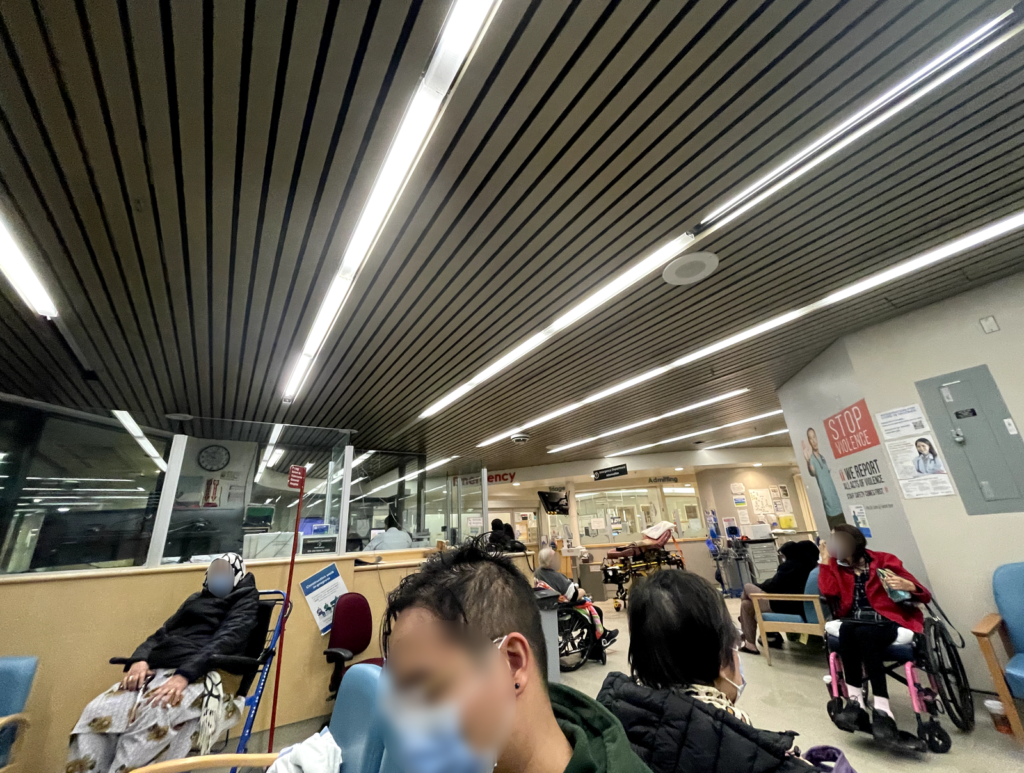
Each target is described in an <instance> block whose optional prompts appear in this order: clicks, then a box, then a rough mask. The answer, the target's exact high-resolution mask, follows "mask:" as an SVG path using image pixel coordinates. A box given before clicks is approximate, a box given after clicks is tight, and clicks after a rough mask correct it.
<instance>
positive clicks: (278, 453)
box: [267, 448, 284, 467]
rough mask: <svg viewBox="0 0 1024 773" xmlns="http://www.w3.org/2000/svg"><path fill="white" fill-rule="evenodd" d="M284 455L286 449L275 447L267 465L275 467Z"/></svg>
mask: <svg viewBox="0 0 1024 773" xmlns="http://www.w3.org/2000/svg"><path fill="white" fill-rule="evenodd" d="M282 456H284V449H283V448H275V449H274V453H272V454H271V455H270V460H269V461H268V462H267V467H273V466H274V465H275V464H277V463H278V462H279V461H281V457H282Z"/></svg>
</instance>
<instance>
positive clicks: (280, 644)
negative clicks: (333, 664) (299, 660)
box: [267, 475, 306, 752]
mask: <svg viewBox="0 0 1024 773" xmlns="http://www.w3.org/2000/svg"><path fill="white" fill-rule="evenodd" d="M305 493H306V476H305V475H303V476H302V482H301V483H300V484H299V503H298V505H296V507H295V536H294V537H292V560H291V561H289V562H288V587H287V589H286V590H285V592H284V607H283V608H282V609H281V614H282V615H283V614H285V613H286V612H287V611H288V604H289V603H290V602H291V600H292V575H293V574H294V573H295V551H296V550H297V549H298V547H299V518H300V517H301V515H302V498H303V495H304V494H305ZM287 624H288V618H287V617H286V618H285V619H284V620H282V621H281V636H280V638H278V640H277V672H276V673H275V674H274V702H273V704H271V708H270V737H269V738H268V739H267V752H272V751H274V727H275V726H276V724H277V693H278V689H279V688H280V686H281V661H282V660H283V659H284V629H285V626H286V625H287Z"/></svg>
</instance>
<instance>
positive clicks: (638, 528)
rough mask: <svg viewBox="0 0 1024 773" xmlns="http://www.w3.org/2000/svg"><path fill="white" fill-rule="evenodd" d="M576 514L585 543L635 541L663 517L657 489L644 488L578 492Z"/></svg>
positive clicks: (582, 540) (581, 538) (581, 539)
mask: <svg viewBox="0 0 1024 773" xmlns="http://www.w3.org/2000/svg"><path fill="white" fill-rule="evenodd" d="M576 514H577V520H578V522H579V528H580V541H581V542H582V544H584V545H596V544H599V543H603V542H634V541H636V540H639V539H641V538H642V537H643V535H642V534H641V532H642V531H643V530H644V529H647V528H649V527H651V526H653V525H654V524H655V523H657V522H658V521H661V520H662V516H661V513H660V509H659V507H658V503H657V491H656V490H654V489H650V490H648V489H645V488H638V489H619V490H613V491H583V492H579V493H577V494H576Z"/></svg>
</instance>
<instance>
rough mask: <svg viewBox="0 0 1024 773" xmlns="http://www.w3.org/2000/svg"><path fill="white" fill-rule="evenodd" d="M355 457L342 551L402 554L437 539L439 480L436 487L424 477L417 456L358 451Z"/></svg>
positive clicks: (420, 458)
mask: <svg viewBox="0 0 1024 773" xmlns="http://www.w3.org/2000/svg"><path fill="white" fill-rule="evenodd" d="M355 454H356V461H357V462H358V464H357V465H355V469H354V470H353V471H352V477H353V480H352V486H351V491H350V493H349V505H348V507H349V515H348V534H347V539H346V550H348V551H353V552H356V551H363V550H374V551H376V550H402V549H408V548H413V547H426V546H428V545H432V544H433V540H434V539H435V538H436V537H434V534H435V533H436V534H438V535H440V534H441V532H440V529H439V526H440V525H441V524H439V523H438V520H437V517H436V510H437V505H438V498H437V496H436V495H437V494H438V493H441V496H442V497H443V496H445V494H444V493H443V492H444V491H445V489H446V486H445V485H444V482H443V481H444V479H443V478H442V479H441V481H440V482H438V481H437V480H435V479H433V478H427V473H426V470H425V469H424V468H425V461H424V457H423V456H422V455H420V454H405V453H396V452H391V451H386V452H385V451H375V452H373V453H370V452H369V451H365V450H361V449H357V450H356V452H355ZM428 481H429V482H428ZM429 489H433V490H432V491H430V495H432V499H431V501H432V502H433V504H434V509H435V516H434V517H433V518H432V519H431V522H432V524H433V527H432V526H431V525H429V524H428V523H427V504H426V503H427V496H428V490H429ZM441 501H442V502H443V500H441ZM434 528H438V531H437V532H434V531H433V529H434Z"/></svg>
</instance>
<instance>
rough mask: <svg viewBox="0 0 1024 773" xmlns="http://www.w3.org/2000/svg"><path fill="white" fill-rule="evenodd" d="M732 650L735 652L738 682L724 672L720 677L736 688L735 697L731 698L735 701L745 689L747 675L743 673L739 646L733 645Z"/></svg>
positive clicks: (741, 695)
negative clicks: (738, 675) (738, 674)
mask: <svg viewBox="0 0 1024 773" xmlns="http://www.w3.org/2000/svg"><path fill="white" fill-rule="evenodd" d="M732 651H733V652H734V653H736V655H735V658H736V664H737V665H736V667H737V669H738V670H739V672H740V683H739V684H736V682H734V681H733V680H732V679H730V678H729V677H727V676H726V675H725V674H721V677H722V678H723V679H724V680H725V681H727V682H728V683H729V684H731V685H732V686H733V687H735V688H736V698H735V699H734V700H733V703H737V702H738V701H739V699H740V698H742V697H743V691H744V690H745V689H747V677H746V675H745V674H744V673H743V658H741V657H740V648H739V647H733V648H732Z"/></svg>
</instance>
